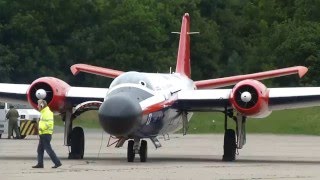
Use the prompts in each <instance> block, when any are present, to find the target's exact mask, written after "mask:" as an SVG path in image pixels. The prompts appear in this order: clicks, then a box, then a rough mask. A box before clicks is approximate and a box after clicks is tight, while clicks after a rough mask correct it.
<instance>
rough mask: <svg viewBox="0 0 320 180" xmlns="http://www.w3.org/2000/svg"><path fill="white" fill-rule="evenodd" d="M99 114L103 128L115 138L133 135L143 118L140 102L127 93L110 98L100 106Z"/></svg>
mask: <svg viewBox="0 0 320 180" xmlns="http://www.w3.org/2000/svg"><path fill="white" fill-rule="evenodd" d="M98 114H99V120H100V124H101V126H102V128H103V129H104V130H105V131H106V132H107V133H109V134H111V135H114V136H125V135H128V134H130V133H132V132H133V131H134V130H135V129H136V128H137V126H138V125H139V122H140V121H141V118H142V110H141V107H140V104H139V102H138V101H137V100H135V99H134V98H133V97H132V96H130V95H129V94H125V93H119V94H116V95H113V96H111V97H108V98H107V99H106V100H105V101H104V102H103V103H102V105H101V106H100V108H99V113H98Z"/></svg>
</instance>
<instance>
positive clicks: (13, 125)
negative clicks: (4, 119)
mask: <svg viewBox="0 0 320 180" xmlns="http://www.w3.org/2000/svg"><path fill="white" fill-rule="evenodd" d="M13 131H15V133H16V138H17V139H20V131H19V126H18V121H12V120H10V121H9V127H8V139H10V138H11V136H13Z"/></svg>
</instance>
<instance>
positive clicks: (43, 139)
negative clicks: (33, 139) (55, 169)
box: [37, 134, 61, 165]
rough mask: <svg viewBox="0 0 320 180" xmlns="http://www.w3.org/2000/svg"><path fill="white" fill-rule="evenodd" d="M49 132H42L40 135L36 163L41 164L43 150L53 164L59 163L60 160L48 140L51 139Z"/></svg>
mask: <svg viewBox="0 0 320 180" xmlns="http://www.w3.org/2000/svg"><path fill="white" fill-rule="evenodd" d="M51 138H52V136H51V134H42V135H40V140H39V144H38V149H37V152H38V165H43V154H44V150H46V152H47V153H48V155H49V157H50V158H51V160H52V162H53V163H54V164H55V165H60V164H61V162H60V160H59V158H58V157H57V155H56V153H55V152H54V151H53V150H52V147H51V144H50V141H51Z"/></svg>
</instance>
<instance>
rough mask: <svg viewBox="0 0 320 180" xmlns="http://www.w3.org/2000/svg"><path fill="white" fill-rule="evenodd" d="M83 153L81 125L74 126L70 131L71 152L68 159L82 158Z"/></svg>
mask: <svg viewBox="0 0 320 180" xmlns="http://www.w3.org/2000/svg"><path fill="white" fill-rule="evenodd" d="M83 155H84V132H83V129H82V127H75V128H73V129H72V132H71V152H70V153H69V157H68V158H69V159H83Z"/></svg>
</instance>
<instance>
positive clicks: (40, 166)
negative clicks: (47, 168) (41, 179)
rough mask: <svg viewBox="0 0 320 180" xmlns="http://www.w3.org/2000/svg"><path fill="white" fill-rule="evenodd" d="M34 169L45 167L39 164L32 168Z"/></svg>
mask: <svg viewBox="0 0 320 180" xmlns="http://www.w3.org/2000/svg"><path fill="white" fill-rule="evenodd" d="M32 168H43V165H40V164H37V165H35V166H32Z"/></svg>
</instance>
